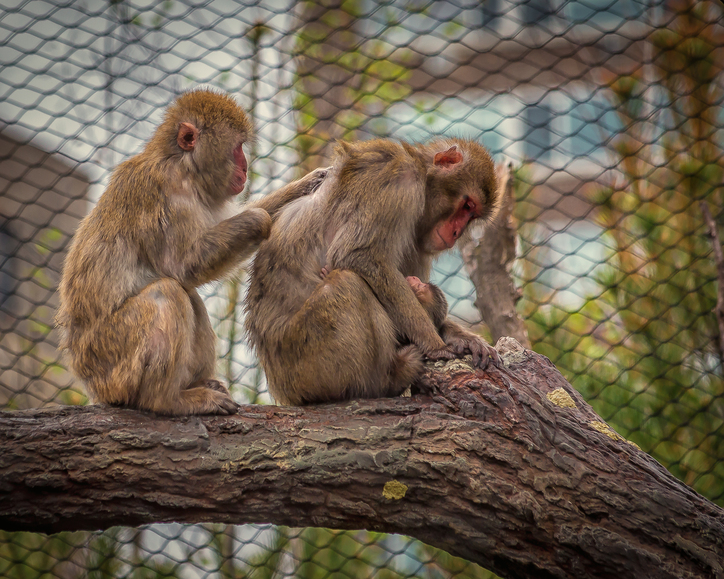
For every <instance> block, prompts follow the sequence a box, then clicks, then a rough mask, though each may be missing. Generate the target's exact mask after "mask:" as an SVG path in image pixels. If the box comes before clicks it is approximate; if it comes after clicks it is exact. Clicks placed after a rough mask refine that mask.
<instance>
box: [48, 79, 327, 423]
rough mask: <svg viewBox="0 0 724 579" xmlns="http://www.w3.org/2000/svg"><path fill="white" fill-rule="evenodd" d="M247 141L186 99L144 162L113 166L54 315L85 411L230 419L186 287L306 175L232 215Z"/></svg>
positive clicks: (225, 104) (195, 96)
mask: <svg viewBox="0 0 724 579" xmlns="http://www.w3.org/2000/svg"><path fill="white" fill-rule="evenodd" d="M252 136H253V127H252V124H251V122H250V121H249V119H248V118H247V116H246V115H245V114H244V112H243V111H242V110H241V108H240V107H239V106H238V105H237V104H236V102H235V101H234V100H233V99H232V98H231V97H230V96H227V95H224V94H220V93H217V92H213V91H208V90H195V91H192V92H187V93H185V94H183V95H182V96H180V97H179V98H178V99H177V100H176V101H175V102H174V103H173V104H172V105H171V106H170V107H169V108H168V109H167V111H166V113H165V117H164V119H163V122H162V123H161V125H160V126H159V127H158V129H157V130H156V132H155V133H154V135H153V136H152V137H151V139H150V141H149V142H148V143H147V144H146V146H145V148H144V150H143V152H141V153H140V154H138V155H136V156H135V157H132V158H131V159H129V160H127V161H126V162H124V163H122V164H121V165H119V166H118V167H117V168H116V170H115V171H114V172H113V174H112V176H111V179H110V184H109V185H108V188H107V189H106V191H105V192H104V193H103V195H102V196H101V198H100V200H99V201H98V204H97V205H96V207H95V208H94V209H93V210H92V211H91V212H90V214H89V215H88V216H87V217H86V218H85V219H84V220H83V221H82V222H81V224H80V226H79V228H78V231H77V232H76V234H75V237H74V239H73V241H72V243H71V246H70V250H69V252H68V255H67V257H66V260H65V265H64V269H63V274H62V278H61V281H60V286H59V293H60V307H59V309H58V313H57V316H56V321H57V323H58V326H59V329H60V334H61V342H60V347H61V348H62V349H63V350H65V352H66V354H67V357H68V361H69V365H70V368H71V369H72V370H73V372H74V373H75V374H76V376H78V378H80V379H81V380H82V381H83V382H84V383H85V385H86V387H87V389H88V392H89V394H90V397H91V399H92V400H94V401H96V402H103V403H107V404H114V405H123V406H129V407H132V408H138V409H142V410H151V411H153V412H157V413H159V414H207V413H208V414H232V413H235V412H236V410H237V404H236V403H235V402H234V401H233V400H232V398H231V396H230V395H229V392H228V390H227V389H226V388H225V387H224V386H223V385H222V384H221V383H220V382H219V381H217V380H215V379H214V374H215V361H216V353H215V343H216V340H215V336H214V333H213V331H212V329H211V323H210V321H209V317H208V314H207V312H206V308H205V307H204V304H203V302H202V300H201V298H200V297H199V295H198V293H197V292H196V289H195V288H196V287H198V286H200V285H202V284H204V283H207V282H209V281H212V280H216V279H219V278H220V277H222V276H223V275H224V274H225V273H227V272H228V271H229V270H230V269H232V268H233V267H235V266H237V265H238V264H239V263H240V262H241V261H242V260H243V259H245V258H246V257H248V255H249V254H250V253H251V252H252V251H254V250H255V249H256V248H257V247H258V245H259V243H261V241H262V240H264V239H266V238H267V237H268V235H269V231H270V229H271V224H272V219H273V218H274V217H275V216H276V214H277V213H278V211H279V210H280V208H281V207H283V206H284V205H285V204H286V203H288V202H289V201H291V200H293V199H296V198H298V197H300V196H301V195H305V194H308V193H309V192H311V191H312V190H313V188H314V186H315V184H319V182H321V180H322V178H323V176H324V171H316V172H314V173H312V174H310V175H308V176H307V177H305V178H304V179H302V180H300V181H297V182H294V183H291V184H290V185H287V186H286V187H284V188H283V189H280V190H279V191H277V192H275V193H273V194H271V195H269V196H267V197H266V198H264V199H262V200H261V201H260V202H259V203H257V204H255V205H254V206H253V207H251V208H248V209H246V210H245V211H243V212H241V213H238V214H236V215H234V211H233V204H232V203H231V198H232V197H234V196H235V195H237V194H238V193H240V192H241V191H242V189H243V188H244V185H245V183H246V178H247V161H246V157H245V156H244V152H243V150H242V145H243V144H244V143H246V142H247V141H249V139H251V138H252Z"/></svg>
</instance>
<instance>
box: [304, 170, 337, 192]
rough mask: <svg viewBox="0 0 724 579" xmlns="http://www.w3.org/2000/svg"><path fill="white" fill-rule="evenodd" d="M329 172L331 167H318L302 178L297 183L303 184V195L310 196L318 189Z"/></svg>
mask: <svg viewBox="0 0 724 579" xmlns="http://www.w3.org/2000/svg"><path fill="white" fill-rule="evenodd" d="M331 170H332V167H320V168H319V169H315V170H314V171H312V172H311V173H309V174H307V175H305V176H304V177H302V178H301V179H300V180H299V181H300V182H304V183H305V193H303V195H311V194H312V193H314V192H315V191H316V190H317V189H319V187H320V186H321V185H322V183H323V182H324V180H325V179H326V178H327V175H329V172H330V171H331Z"/></svg>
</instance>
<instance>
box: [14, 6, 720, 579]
mask: <svg viewBox="0 0 724 579" xmlns="http://www.w3.org/2000/svg"><path fill="white" fill-rule="evenodd" d="M723 66H724V16H723V8H722V4H721V3H720V2H716V1H694V0H580V1H568V0H486V1H483V2H475V1H472V0H437V1H431V0H399V1H398V0H387V1H383V0H349V1H347V0H345V1H342V0H323V1H321V2H294V1H292V0H286V1H285V0H270V1H256V2H254V1H252V0H248V1H246V2H245V1H244V0H239V1H236V2H234V1H230V0H198V1H196V2H192V1H190V0H185V1H181V0H165V1H163V2H153V1H150V0H134V1H125V0H110V1H108V2H102V1H100V0H68V1H66V2H63V1H61V0H50V1H41V0H2V4H1V5H0V407H2V408H4V409H8V410H14V409H25V408H34V407H41V406H51V405H55V404H85V403H86V402H87V398H86V396H85V393H84V391H83V389H82V387H81V386H80V385H79V384H77V383H74V381H73V380H72V378H71V377H70V376H69V374H68V373H67V372H66V370H65V368H64V366H63V361H62V359H61V358H60V356H59V354H58V352H57V350H56V345H57V336H56V334H55V331H54V329H53V315H54V309H55V307H56V306H57V298H56V296H55V290H56V286H57V283H58V279H59V275H60V271H61V266H62V262H63V258H64V255H65V252H66V249H67V247H68V244H69V242H70V239H71V237H72V235H73V232H74V231H75V228H76V227H77V225H78V222H79V220H80V219H81V218H82V217H83V216H84V215H86V214H87V213H88V211H89V210H90V208H91V207H92V206H93V204H94V203H95V202H96V200H97V199H98V197H99V195H100V194H101V193H102V191H103V189H104V186H105V185H106V183H107V181H108V176H109V172H110V171H111V170H112V169H113V167H115V166H116V165H117V164H118V163H119V162H121V161H123V160H124V159H126V158H128V157H129V156H131V155H133V154H135V153H137V152H139V151H140V150H141V148H142V146H143V143H144V141H145V140H146V139H148V138H149V137H150V135H151V133H152V131H153V129H154V127H155V126H156V125H157V124H158V123H159V121H160V119H161V114H162V111H163V108H164V107H165V106H166V105H167V104H169V103H170V101H171V100H172V99H173V98H174V97H175V96H176V95H177V94H179V93H180V92H181V91H183V90H186V89H190V88H194V87H198V86H200V85H206V86H213V87H218V88H221V89H224V90H226V91H229V92H230V93H231V94H232V95H234V96H235V97H236V98H237V100H238V102H239V103H240V104H241V105H242V106H243V107H244V108H245V109H246V110H247V111H249V113H250V114H251V115H252V116H253V118H254V122H255V125H256V127H257V130H258V134H259V139H258V142H257V143H256V144H255V145H254V147H253V150H252V151H250V157H251V170H250V176H249V182H250V187H249V188H248V189H247V191H251V193H252V194H253V196H257V195H264V194H266V193H268V192H270V191H273V190H274V189H275V188H277V187H279V186H281V185H282V184H284V183H286V182H288V181H289V180H291V179H293V178H296V177H298V176H300V175H302V174H303V173H305V172H306V171H308V170H311V169H314V168H316V167H319V166H324V165H325V164H326V163H328V161H329V159H330V152H331V146H332V143H333V142H334V140H336V139H368V138H372V137H378V136H382V137H391V138H400V139H410V140H426V139H428V138H429V137H431V136H433V135H456V136H465V137H471V138H474V139H478V140H480V141H481V142H482V143H483V144H485V145H486V146H487V147H488V148H489V149H490V150H491V152H492V153H493V155H494V157H495V159H496V161H497V162H499V163H505V164H512V170H513V172H514V175H515V208H514V220H513V225H514V227H515V230H516V234H517V259H516V261H515V263H514V266H513V270H512V275H513V278H514V281H515V284H516V286H517V287H518V288H519V291H520V294H521V299H520V300H519V302H518V312H519V314H520V316H521V318H522V319H523V320H524V323H525V325H526V328H527V331H528V334H529V336H530V340H531V344H532V347H533V349H535V350H536V351H537V352H540V353H542V354H545V355H546V356H548V357H549V358H550V359H551V361H552V362H553V363H554V364H555V365H556V366H557V367H558V368H559V369H560V371H561V372H562V373H563V374H564V375H565V376H566V378H567V379H568V380H569V381H570V382H571V383H572V384H573V386H574V387H575V388H577V389H578V391H580V392H581V394H583V395H584V396H585V398H586V399H587V400H588V402H589V403H590V404H591V405H592V406H593V408H594V409H595V410H596V411H597V412H598V413H599V414H600V415H601V416H602V417H603V419H604V420H606V421H607V422H608V423H609V424H610V425H611V426H612V427H613V428H614V429H615V430H616V431H617V432H618V433H619V434H621V435H622V436H624V437H625V438H627V439H629V440H631V441H633V442H635V443H637V444H638V445H639V446H640V447H641V448H642V449H643V450H644V451H645V452H647V453H649V454H651V455H652V456H653V457H655V458H656V459H657V460H658V461H660V462H661V463H662V464H663V465H664V466H665V467H666V468H667V469H669V470H670V471H671V472H672V473H673V474H674V475H675V476H677V477H678V478H680V479H681V480H682V481H684V482H685V483H686V484H688V485H690V486H692V487H693V488H694V489H696V490H697V491H698V492H700V493H701V494H702V495H704V496H705V497H707V498H709V499H710V500H712V501H714V502H716V503H717V504H719V505H721V506H724V378H723V372H722V361H723V360H724V338H723V337H722V333H723V332H724V312H723V311H722V310H723V309H724V293H723V292H724V283H722V280H723V279H724V260H723V259H722V258H721V238H722V235H724V198H723V197H724V191H723V189H722V181H723V179H722V178H723V173H724V168H723V167H724V159H723V158H722V153H723V147H724V113H723V112H722V111H723V109H722V99H723V98H724V96H723V95H724V82H723V77H722V67H723ZM243 196H244V195H243V194H242V196H241V197H243ZM241 200H243V199H241ZM709 216H710V217H709ZM483 249H484V248H483ZM717 249H718V250H719V252H718V257H717V251H716V250H717ZM718 271H719V274H718ZM718 275H720V276H721V278H720V279H719V280H718V279H717V276H718ZM245 281H246V277H245V272H244V271H240V272H239V274H238V276H236V277H235V278H234V279H231V280H228V281H226V282H223V283H218V284H214V285H211V286H209V287H205V288H204V295H205V298H206V305H207V308H208V310H209V313H210V314H211V317H212V321H213V322H214V325H215V327H216V329H217V332H218V335H219V367H218V373H219V375H220V376H222V377H224V379H226V380H227V381H228V382H229V384H230V385H231V389H232V392H233V393H234V396H235V397H236V399H237V400H238V401H239V402H257V403H268V402H270V400H269V397H268V395H267V393H266V387H265V382H264V377H263V373H262V372H261V370H260V369H259V368H258V366H257V364H256V361H255V359H254V356H253V354H252V353H251V352H250V351H249V350H248V348H247V347H246V345H245V340H244V334H243V329H242V322H243V320H242V317H241V315H242V314H241V311H240V310H241V308H240V299H241V297H242V296H243V294H244V291H245ZM433 281H434V282H436V283H438V284H440V285H441V286H442V287H443V289H444V290H445V292H446V294H447V297H448V300H449V302H450V305H451V312H452V314H453V315H454V316H455V317H457V318H458V319H459V320H461V321H462V322H463V323H464V324H466V325H469V326H471V327H473V328H475V329H478V330H479V331H481V332H482V333H484V334H485V333H486V331H487V330H486V328H485V327H484V326H483V325H482V324H481V316H480V313H479V312H478V309H477V308H476V306H475V301H476V288H475V287H474V285H473V284H472V282H471V281H470V277H469V264H466V263H465V261H464V260H463V259H462V258H461V256H460V254H459V253H451V254H448V255H445V256H443V257H442V258H441V259H440V260H439V261H438V262H437V264H436V267H435V272H434V276H433ZM478 289H479V290H480V293H481V296H482V297H483V298H484V297H485V294H484V293H483V292H484V289H485V288H484V287H482V288H478ZM718 296H719V302H717V298H718ZM718 320H720V322H718ZM719 323H720V324H721V325H718V324H719ZM489 576H490V575H489V573H488V572H487V571H485V570H483V569H481V568H479V567H477V566H475V565H473V564H470V563H468V562H466V561H463V560H460V559H456V558H453V557H450V556H449V555H447V554H446V553H444V552H441V551H438V550H436V549H433V548H431V547H429V546H426V545H424V544H422V543H420V542H418V541H415V540H413V539H410V538H407V537H401V536H391V535H383V534H379V533H370V532H365V531H357V532H351V531H345V532H340V531H332V530H326V529H315V528H309V529H290V528H283V527H273V526H269V525H244V526H229V525H211V524H204V525H190V526H183V525H175V524H164V525H151V526H147V527H142V528H138V529H131V528H114V529H111V530H109V531H106V532H103V533H61V534H58V535H53V536H45V535H35V534H29V533H5V532H0V577H8V578H13V579H14V578H22V579H25V578H36V577H37V578H40V577H43V578H54V577H57V578H76V577H78V578H80V577H93V578H101V577H102V578H106V577H109V578H110V577H130V578H134V579H137V578H144V579H145V578H161V577H169V578H170V577H178V578H182V577H183V578H187V577H188V578H197V577H198V578H201V577H212V578H217V577H218V578H232V577H233V578H236V577H255V578H265V577H269V578H272V577H309V578H315V579H316V578H320V579H321V578H327V577H349V578H356V577H380V578H385V579H386V578H398V577H425V578H428V577H430V578H433V577H434V578H445V577H471V578H472V577H479V578H482V577H489Z"/></svg>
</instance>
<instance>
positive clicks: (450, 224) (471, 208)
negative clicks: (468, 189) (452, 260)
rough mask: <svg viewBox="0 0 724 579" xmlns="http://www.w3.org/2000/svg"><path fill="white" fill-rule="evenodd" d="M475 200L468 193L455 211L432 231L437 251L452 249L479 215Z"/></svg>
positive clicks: (433, 242) (434, 246) (433, 244)
mask: <svg viewBox="0 0 724 579" xmlns="http://www.w3.org/2000/svg"><path fill="white" fill-rule="evenodd" d="M478 216H479V215H478V207H477V204H476V203H475V201H474V200H473V199H472V198H470V197H468V196H467V195H466V196H465V197H463V198H462V199H461V200H460V203H458V206H457V209H455V213H453V214H452V216H451V217H450V218H448V219H446V220H445V221H442V222H441V223H438V224H437V225H436V226H435V229H434V230H433V232H432V246H433V249H434V250H435V251H445V250H446V249H450V248H451V247H452V246H453V245H455V242H456V241H457V240H458V239H459V238H460V236H461V235H462V234H463V231H465V228H466V227H467V225H468V223H469V222H470V220H471V219H476V218H477V217H478Z"/></svg>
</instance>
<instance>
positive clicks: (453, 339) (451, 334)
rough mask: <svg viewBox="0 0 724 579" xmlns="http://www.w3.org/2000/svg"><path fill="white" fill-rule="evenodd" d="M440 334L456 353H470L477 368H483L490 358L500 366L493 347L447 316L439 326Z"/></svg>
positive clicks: (496, 352)
mask: <svg viewBox="0 0 724 579" xmlns="http://www.w3.org/2000/svg"><path fill="white" fill-rule="evenodd" d="M440 336H442V339H443V340H445V344H446V345H447V346H448V347H449V348H450V349H451V350H452V351H453V352H455V353H456V354H458V355H460V354H466V353H470V354H472V355H473V364H474V365H475V366H477V367H478V368H485V367H486V366H487V365H488V362H489V361H491V360H492V362H493V364H495V365H496V366H498V367H500V363H501V362H500V357H499V356H498V351H497V350H496V349H495V348H493V347H492V346H491V345H490V344H488V343H487V342H486V341H485V340H483V339H482V338H481V337H480V336H478V335H477V334H473V333H472V332H470V331H468V330H466V329H465V328H463V327H462V326H461V325H460V324H457V323H455V322H453V321H452V320H450V319H449V318H448V319H446V320H445V322H443V324H442V326H441V327H440Z"/></svg>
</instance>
